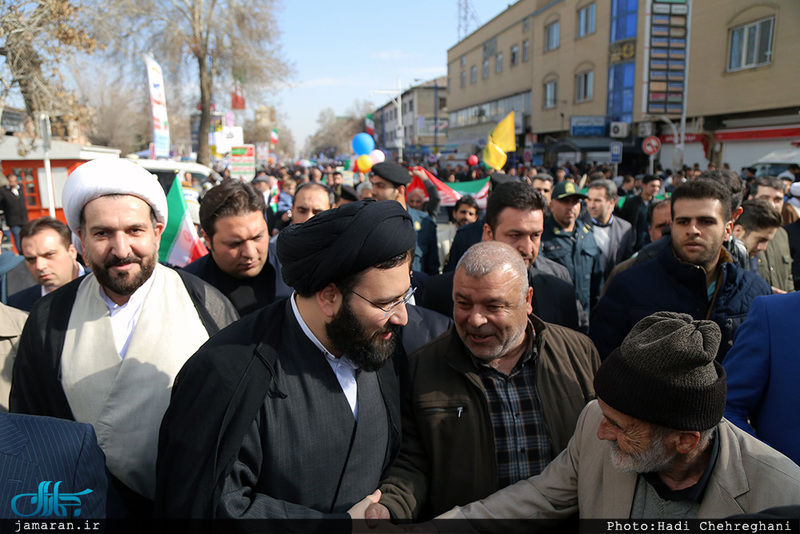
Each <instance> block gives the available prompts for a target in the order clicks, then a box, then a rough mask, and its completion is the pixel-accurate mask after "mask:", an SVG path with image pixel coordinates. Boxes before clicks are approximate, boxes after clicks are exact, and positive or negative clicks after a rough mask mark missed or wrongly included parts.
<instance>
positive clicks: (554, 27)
mask: <svg viewBox="0 0 800 534" xmlns="http://www.w3.org/2000/svg"><path fill="white" fill-rule="evenodd" d="M558 32H559V23H558V22H554V23H552V24H550V25H549V26H547V27H546V28H545V29H544V34H545V37H544V50H545V52H546V51H548V50H555V49H556V48H558Z"/></svg>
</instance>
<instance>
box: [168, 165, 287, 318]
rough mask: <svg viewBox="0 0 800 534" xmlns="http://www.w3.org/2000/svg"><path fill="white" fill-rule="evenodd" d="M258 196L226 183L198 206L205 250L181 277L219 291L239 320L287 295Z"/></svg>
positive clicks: (245, 186)
mask: <svg viewBox="0 0 800 534" xmlns="http://www.w3.org/2000/svg"><path fill="white" fill-rule="evenodd" d="M264 210H265V205H264V200H263V196H262V195H261V194H260V193H259V192H258V191H256V190H255V188H254V187H253V186H252V185H250V184H246V183H242V182H238V181H235V180H227V181H225V182H222V183H221V184H220V185H218V186H215V187H213V188H211V189H209V191H208V192H207V193H206V194H205V195H204V196H203V200H202V201H201V202H200V224H201V225H202V227H203V236H204V237H205V241H206V245H207V246H208V249H209V251H210V253H209V254H207V255H205V256H203V257H201V258H198V259H196V260H195V261H193V262H192V263H190V264H189V265H187V266H186V267H184V270H185V271H186V272H189V273H192V274H194V275H196V276H199V277H200V278H201V279H202V280H204V281H206V282H208V283H209V284H211V285H212V286H214V287H216V288H217V289H219V290H220V291H221V292H222V294H223V295H225V296H226V297H228V299H229V300H230V301H231V302H232V303H233V305H234V306H235V307H236V311H237V312H239V315H240V316H242V317H244V316H245V315H247V314H248V313H252V312H254V311H255V310H257V309H258V308H261V307H262V306H266V305H267V304H271V303H272V302H275V301H276V300H279V299H281V298H286V297H288V296H289V295H291V293H292V291H291V289H290V288H289V286H287V285H286V284H284V283H283V280H282V279H281V274H280V263H278V257H277V255H276V254H275V251H274V250H273V249H274V247H270V246H269V244H270V238H269V230H268V229H267V221H266V219H265V218H264Z"/></svg>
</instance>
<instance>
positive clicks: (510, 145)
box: [489, 111, 517, 153]
mask: <svg viewBox="0 0 800 534" xmlns="http://www.w3.org/2000/svg"><path fill="white" fill-rule="evenodd" d="M489 142H490V143H494V144H496V145H497V146H498V147H500V150H502V151H503V152H505V153H509V152H514V151H515V150H517V138H516V136H515V135H514V112H513V111H512V112H511V113H509V114H508V115H506V118H505V119H503V120H501V121H500V122H499V123H497V126H495V127H494V130H492V131H491V132H489Z"/></svg>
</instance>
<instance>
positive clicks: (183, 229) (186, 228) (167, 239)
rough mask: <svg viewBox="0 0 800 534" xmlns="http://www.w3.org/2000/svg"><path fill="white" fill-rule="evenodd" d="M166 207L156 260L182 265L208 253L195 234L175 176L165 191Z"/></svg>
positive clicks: (195, 231) (178, 181)
mask: <svg viewBox="0 0 800 534" xmlns="http://www.w3.org/2000/svg"><path fill="white" fill-rule="evenodd" d="M167 209H168V212H169V217H168V219H167V224H166V226H165V227H164V231H163V232H162V233H161V245H160V247H159V249H158V261H160V262H162V263H168V264H170V265H174V266H175V267H184V266H185V265H188V264H189V263H191V262H193V261H194V260H196V259H197V258H200V257H202V256H205V255H206V254H208V249H207V248H206V246H205V245H204V244H203V242H202V241H200V237H199V236H198V235H197V230H196V229H195V227H194V223H193V222H192V217H191V215H190V214H189V210H188V208H187V207H186V199H185V198H184V197H183V187H182V186H181V182H180V180H179V179H178V177H177V176H175V180H174V181H173V182H172V187H170V188H169V192H168V193H167Z"/></svg>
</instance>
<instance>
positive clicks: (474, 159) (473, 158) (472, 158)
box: [467, 154, 478, 166]
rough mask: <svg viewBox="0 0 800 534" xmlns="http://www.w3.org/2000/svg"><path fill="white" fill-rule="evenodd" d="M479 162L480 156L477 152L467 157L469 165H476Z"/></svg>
mask: <svg viewBox="0 0 800 534" xmlns="http://www.w3.org/2000/svg"><path fill="white" fill-rule="evenodd" d="M477 164H478V156H476V155H475V154H473V155H471V156H470V157H468V158H467V165H470V166H475V165H477Z"/></svg>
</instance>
